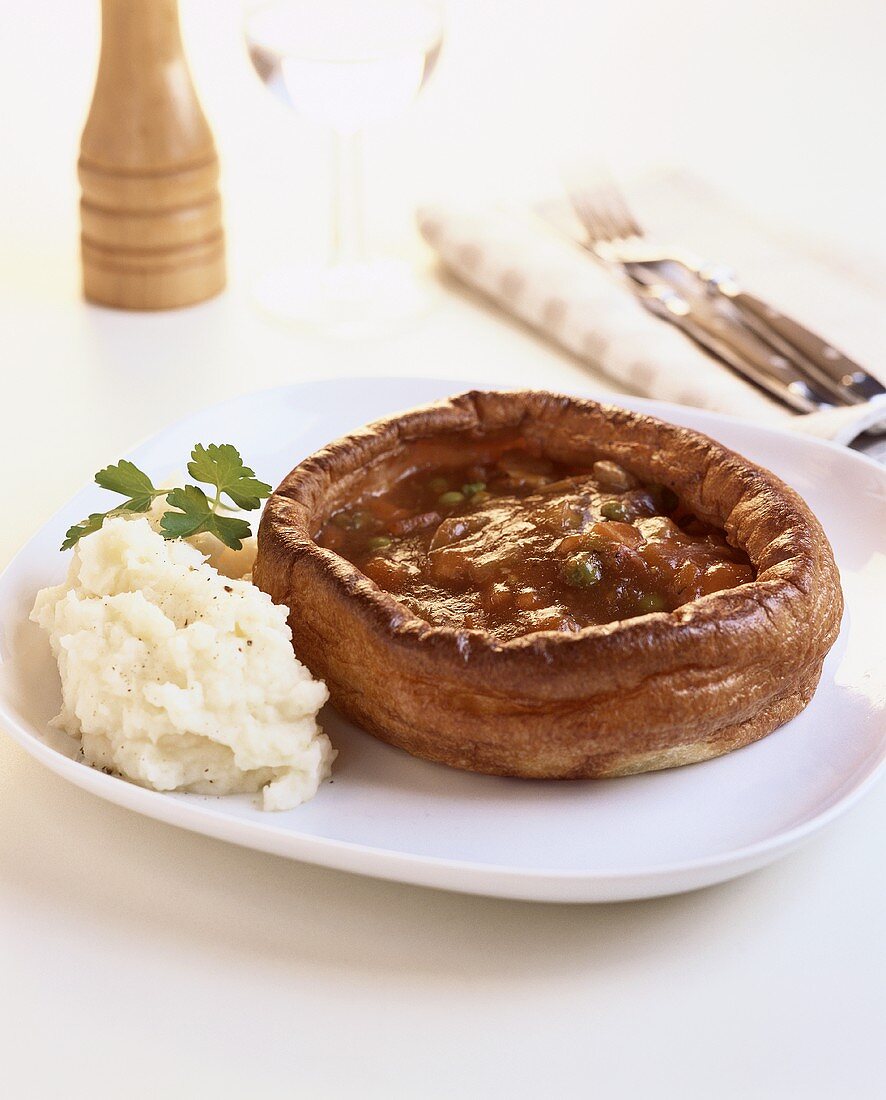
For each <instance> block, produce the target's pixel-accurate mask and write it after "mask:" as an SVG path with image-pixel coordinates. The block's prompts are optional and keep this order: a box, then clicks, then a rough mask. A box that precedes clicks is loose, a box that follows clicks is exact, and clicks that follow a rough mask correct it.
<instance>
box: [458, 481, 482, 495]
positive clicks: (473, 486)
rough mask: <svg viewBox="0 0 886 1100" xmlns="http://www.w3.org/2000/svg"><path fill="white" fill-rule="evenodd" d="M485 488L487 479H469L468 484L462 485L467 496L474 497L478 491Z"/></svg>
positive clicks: (480, 491) (462, 489)
mask: <svg viewBox="0 0 886 1100" xmlns="http://www.w3.org/2000/svg"><path fill="white" fill-rule="evenodd" d="M485 488H486V482H485V481H469V482H468V483H467V485H462V487H461V491H462V492H463V493H464V495H465V496H466V497H472V496H476V494H477V493H482V492H483V490H484V489H485Z"/></svg>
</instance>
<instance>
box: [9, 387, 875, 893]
mask: <svg viewBox="0 0 886 1100" xmlns="http://www.w3.org/2000/svg"><path fill="white" fill-rule="evenodd" d="M469 387H470V383H465V382H458V381H453V380H451V379H450V380H428V379H346V380H342V379H337V380H334V381H328V382H314V383H307V384H304V385H296V386H289V387H286V388H283V389H277V390H271V391H266V392H261V393H254V394H250V395H248V396H246V397H242V398H238V399H236V400H233V401H229V402H227V403H225V404H223V405H219V406H216V407H214V408H210V409H207V410H205V411H203V412H200V413H197V414H195V415H194V416H190V417H188V418H187V419H186V420H184V421H182V422H180V423H178V424H175V425H173V426H172V427H171V428H169V429H167V430H166V431H164V432H161V433H160V434H159V435H158V436H156V437H155V438H153V439H151V440H150V441H148V442H147V443H144V444H142V446H140V447H137V448H136V449H135V450H134V451H133V452H132V453H131V455H130V457H131V458H133V459H135V460H136V461H137V462H138V463H139V464H140V465H141V466H143V467H144V468H145V469H146V470H147V471H148V472H149V473H152V474H156V475H158V476H162V475H163V474H165V473H166V472H168V471H169V470H170V469H176V468H181V464H182V461H183V456H185V455H186V454H187V452H188V451H189V449H190V448H191V446H192V445H193V444H194V443H195V442H198V441H202V442H225V441H231V442H234V443H235V444H236V445H237V446H238V447H240V448H241V449H242V451H243V453H244V455H245V456H246V457H247V460H248V461H249V462H250V464H251V465H253V466H254V467H255V468H256V469H257V470H258V472H259V474H260V475H261V476H262V477H264V478H265V479H267V480H270V481H275V480H279V479H280V478H282V476H283V474H284V473H286V472H287V471H288V470H289V469H290V468H291V467H292V466H293V465H295V463H296V462H297V461H299V460H300V459H301V458H303V457H304V456H305V455H307V454H309V453H310V452H311V451H314V450H316V449H317V448H318V447H319V446H321V445H322V444H324V443H326V442H328V441H329V440H331V439H334V438H335V437H337V436H340V435H342V434H344V433H345V432H347V431H349V430H351V429H353V428H356V427H358V426H359V425H361V424H363V423H365V422H366V421H369V420H372V419H375V418H377V417H379V416H383V415H386V414H388V413H391V412H394V411H397V410H402V409H405V408H408V407H410V406H412V405H418V404H421V403H423V402H426V401H429V400H433V399H435V398H437V397H441V396H443V395H445V394H450V393H455V392H458V391H459V390H462V389H466V388H469ZM607 400H608V398H607ZM616 400H617V401H618V403H620V404H624V405H626V406H628V407H631V408H636V409H639V410H641V411H644V412H650V413H652V414H654V415H657V416H661V417H662V418H664V419H667V420H671V421H674V422H676V423H679V424H684V425H686V426H687V427H690V428H697V429H699V430H701V431H703V432H706V433H708V434H709V435H712V436H714V437H716V438H717V439H719V440H722V442H724V443H726V444H727V445H728V446H730V447H734V448H735V449H736V450H738V451H740V452H741V453H743V454H745V455H747V456H748V457H749V458H752V459H754V460H755V461H757V462H760V463H762V464H763V465H764V466H768V467H769V468H771V469H772V470H774V471H776V473H778V474H779V475H780V476H781V477H783V478H784V479H785V480H786V481H787V482H789V483H790V484H791V485H793V486H794V487H795V488H796V489H797V490H798V491H799V492H800V493H801V494H802V495H803V496H804V497H805V498H806V500H807V501H808V502H809V504H810V505H811V506H812V508H813V509H814V511H815V512H816V513H817V515H818V516H819V518H820V519H821V521H822V523H823V524H824V527H825V530H826V531H827V533H828V535H829V537H830V539H831V542H832V544H833V546H834V550H835V553H836V557H837V562H838V564H839V566H840V570H841V574H842V579H843V587H844V591H845V594H846V606H847V610H846V617H845V619H844V622H843V629H842V633H841V635H840V637H839V639H838V641H837V644H836V645H835V647H834V649H833V650H832V652H831V654H830V655H829V657H828V659H827V661H826V662H825V667H824V675H823V676H822V680H821V684H820V686H819V688H818V691H817V693H816V695H815V698H814V700H813V701H812V703H811V704H810V706H809V707H808V708H807V710H806V711H805V712H804V713H803V714H801V715H800V716H799V717H797V718H795V719H794V720H793V721H792V722H790V723H788V725H786V726H784V727H783V728H782V729H780V730H777V731H776V732H775V733H773V734H771V735H770V736H769V737H767V738H765V739H764V740H762V741H760V742H758V743H757V744H754V745H750V746H748V747H747V748H744V749H741V750H739V751H738V752H734V753H731V754H730V755H728V756H724V757H721V758H719V759H717V760H710V761H707V762H705V763H703V764H695V765H693V766H691V767H687V768H678V769H676V770H674V771H667V772H656V773H653V774H649V775H640V776H634V777H631V778H626V779H610V780H587V781H573V782H561V783H557V782H526V781H521V780H511V779H498V778H493V777H489V776H480V775H470V774H466V773H463V772H457V771H453V770H451V769H448V768H445V767H442V766H441V765H436V764H429V763H426V762H424V761H422V760H415V759H413V758H412V757H410V756H407V755H406V754H405V753H403V752H400V751H399V750H397V749H394V748H391V747H390V746H388V745H384V744H382V743H381V742H379V741H376V740H375V739H374V738H372V737H370V736H368V735H367V734H365V733H363V732H362V731H360V730H358V729H355V728H354V727H353V726H350V725H349V724H348V723H346V722H345V721H344V720H343V719H341V718H340V717H339V716H338V715H336V714H335V712H334V711H332V710H331V709H329V710H328V711H327V713H326V716H325V719H324V725H325V726H326V728H327V730H328V732H329V734H330V736H331V738H332V741H333V743H334V744H335V745H336V746H337V747H338V748H339V750H340V756H339V759H338V761H337V764H336V768H335V772H334V776H333V781H332V782H331V783H328V784H325V785H324V786H323V787H322V788H321V790H320V792H319V793H318V795H317V797H316V798H315V799H314V800H313V801H312V802H310V803H308V804H307V805H305V806H301V807H299V808H298V809H296V810H293V811H290V812H288V813H277V814H267V813H264V812H263V811H261V810H260V809H258V808H257V805H256V804H255V800H254V799H253V798H250V797H247V796H229V797H223V798H209V797H204V796H200V795H190V794H158V793H156V792H154V791H148V790H144V789H142V788H141V787H137V786H135V785H133V784H131V783H128V782H126V781H124V780H122V779H118V778H115V777H112V776H108V775H104V774H103V773H102V772H99V771H96V770H94V769H92V768H90V767H87V766H86V765H85V764H83V763H82V762H80V761H79V760H78V759H76V754H77V744H76V743H75V742H74V741H73V740H72V739H71V738H69V737H67V736H65V735H63V734H60V733H58V732H57V731H55V730H53V729H52V728H51V727H50V726H49V725H48V722H49V719H50V718H51V717H52V716H53V715H54V714H55V713H56V712H57V710H58V705H59V685H58V674H57V671H56V669H55V667H54V664H53V661H52V657H51V655H50V653H49V647H48V644H47V642H46V640H45V638H44V636H43V635H42V633H41V632H40V631H39V630H38V629H37V627H35V626H34V625H33V624H31V623H29V622H28V621H27V619H28V612H29V610H30V608H31V605H32V603H33V599H34V594H35V592H36V591H37V589H38V588H41V587H43V586H44V585H47V584H55V583H58V581H59V580H60V579H61V578H62V576H63V573H64V570H65V566H66V559H67V555H62V554H60V553H59V551H58V546H59V544H60V542H61V539H62V536H63V532H64V531H65V529H66V528H67V527H68V526H69V525H70V524H71V523H73V522H76V521H77V520H79V519H81V518H82V517H83V516H85V515H87V514H88V513H89V512H91V511H94V510H97V509H98V508H100V507H103V505H102V504H101V500H102V499H103V498H104V497H105V496H106V494H103V493H102V492H101V490H99V489H97V488H96V487H95V486H89V487H87V488H85V489H84V490H83V491H82V492H80V493H78V494H77V496H76V497H75V498H74V499H73V500H72V501H71V502H70V504H68V505H67V506H66V507H65V508H63V509H62V510H61V511H60V512H59V513H58V514H57V515H55V516H54V517H53V518H52V519H51V520H50V521H49V522H48V523H47V524H46V526H45V527H43V529H42V530H41V531H39V532H38V533H37V534H36V535H35V536H34V538H32V539H31V541H30V542H29V543H28V544H27V546H25V547H24V549H23V550H22V551H21V553H20V554H19V555H18V556H17V557H16V558H15V560H14V561H13V562H12V564H11V565H10V566H9V568H8V569H7V570H6V572H5V573H4V574H3V576H2V578H0V721H2V723H3V725H4V726H5V728H6V729H8V730H9V732H10V733H11V734H12V736H13V737H15V738H16V740H17V741H18V742H19V743H20V744H21V745H23V746H24V748H25V749H26V750H27V751H28V752H29V753H31V754H32V755H33V756H34V757H36V758H37V759H38V760H40V761H41V762H42V763H44V764H45V765H46V766H47V767H49V768H51V769H52V770H53V771H55V772H57V773H58V774H59V775H62V776H64V777H65V778H66V779H69V780H70V781H71V782H72V783H76V784H77V785H78V786H80V787H83V788H85V789H86V790H88V791H92V792H93V793H95V794H97V795H99V796H101V797H102V798H106V799H108V800H109V801H111V802H116V803H118V804H119V805H121V806H127V807H129V808H130V809H132V810H136V811H138V812H139V813H142V814H145V815H147V816H148V817H155V818H158V819H160V820H162V821H166V822H169V823H170V824H173V825H179V826H181V827H182V828H186V829H191V830H193V831H194V832H199V833H206V834H208V835H210V836H214V837H219V838H221V839H223V840H228V841H231V842H233V843H236V844H241V845H244V846H246V847H251V848H256V849H260V850H263V851H267V852H274V853H276V854H278V855H282V856H287V857H289V858H291V859H299V860H305V861H307V862H310V863H317V864H323V865H325V866H328V867H335V868H338V869H340V870H345V871H354V872H357V873H360V874H364V875H374V876H376V877H379V878H387V879H396V880H398V881H401V882H411V883H417V884H421V885H424V886H436V887H443V888H446V889H451V890H461V891H465V892H469V893H476V894H486V895H495V896H500V897H512V898H526V899H534V900H539V901H561V902H574V901H612V900H620V899H627V898H640V897H652V896H655V895H661V894H668V893H677V892H680V891H683V890H691V889H694V888H696V887H700V886H706V885H709V884H711V883H714V882H721V881H723V880H725V879H729V878H733V877H735V876H736V875H740V874H743V873H744V872H746V871H750V870H753V869H755V868H757V867H761V866H763V865H764V864H766V863H769V862H771V861H772V860H774V859H776V858H777V857H778V856H781V855H784V854H785V853H786V852H788V851H790V850H791V849H792V848H794V847H796V846H797V845H798V844H799V843H800V842H801V841H803V840H804V839H805V838H806V837H808V836H810V835H811V834H812V833H814V832H815V831H816V830H817V829H819V828H821V826H823V825H824V824H826V823H827V822H828V821H830V820H832V819H833V818H834V817H836V815H837V814H838V813H840V812H841V811H842V810H844V809H846V807H847V806H848V805H849V804H850V803H851V802H852V801H854V799H856V798H857V797H858V796H859V795H860V794H861V793H862V791H863V790H865V789H866V788H867V787H868V786H869V785H870V783H871V782H872V781H873V779H874V777H875V774H876V773H877V772H879V771H880V770H881V769H882V766H883V762H884V757H886V730H884V726H886V722H884V712H886V675H884V661H883V620H884V606H883V593H884V591H886V555H884V532H886V471H884V470H882V469H880V468H879V467H878V466H876V465H875V464H874V463H872V462H870V461H868V460H866V459H864V458H862V457H860V456H859V455H857V454H855V453H853V452H851V451H848V450H845V449H842V448H838V447H834V446H831V445H830V444H826V443H820V442H818V441H815V440H811V439H808V438H804V437H802V436H797V435H793V434H789V433H787V432H779V431H774V430H771V429H764V428H758V427H754V426H752V425H749V424H746V423H743V422H740V421H737V420H732V419H730V418H728V417H720V416H715V415H712V414H710V413H702V412H699V411H697V410H692V409H687V408H680V407H677V406H668V405H661V404H659V403H657V402H654V401H642V400H639V399H634V398H617V399H616ZM108 457H109V459H113V458H115V457H116V456H113V455H109V456H108Z"/></svg>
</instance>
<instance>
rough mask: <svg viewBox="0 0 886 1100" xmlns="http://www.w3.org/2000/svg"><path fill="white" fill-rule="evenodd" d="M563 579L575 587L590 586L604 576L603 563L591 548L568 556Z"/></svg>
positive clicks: (563, 568)
mask: <svg viewBox="0 0 886 1100" xmlns="http://www.w3.org/2000/svg"><path fill="white" fill-rule="evenodd" d="M562 571H563V580H564V581H566V583H567V584H571V585H572V586H573V587H575V588H590V587H591V585H594V584H596V583H597V582H598V581H599V580H601V579H602V577H603V563H602V562H601V561H600V559H599V558H598V557H597V555H596V554H594V553H592V552H591V551H590V550H583V551H582V552H581V553H579V554H573V555H572V556H571V557H568V558H567V559H566V560H565V561H564V562H563V566H562Z"/></svg>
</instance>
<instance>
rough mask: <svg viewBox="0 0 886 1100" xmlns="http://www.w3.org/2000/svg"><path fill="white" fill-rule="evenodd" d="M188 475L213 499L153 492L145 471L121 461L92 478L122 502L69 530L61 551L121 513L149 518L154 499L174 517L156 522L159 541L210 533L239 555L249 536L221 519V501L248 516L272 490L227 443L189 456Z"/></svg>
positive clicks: (187, 489)
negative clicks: (210, 488)
mask: <svg viewBox="0 0 886 1100" xmlns="http://www.w3.org/2000/svg"><path fill="white" fill-rule="evenodd" d="M188 472H189V473H190V475H191V477H193V478H194V479H195V480H196V481H201V482H203V483H204V484H205V485H211V486H213V487H214V489H215V494H214V496H212V497H208V496H207V495H206V493H205V492H204V491H203V489H201V488H199V486H197V485H185V486H184V487H182V488H178V489H157V488H155V486H154V483H153V482H152V481H151V479H150V478H149V477H148V475H147V474H146V473H144V471H143V470H140V469H139V468H138V466H136V465H135V463H134V462H130V461H129V460H128V459H125V458H124V459H121V460H120V462H117V463H115V464H113V465H111V466H106V467H105V468H104V469H103V470H99V472H98V473H97V474H96V475H95V480H96V484H98V485H100V486H101V487H102V488H103V489H109V490H110V491H111V492H112V493H119V494H120V495H121V496H123V497H125V498H126V499H125V500H124V501H123V502H122V503H121V504H118V505H117V507H116V508H111V509H110V510H109V511H107V512H93V513H92V515H90V516H89V517H88V518H87V519H84V520H83V521H82V522H81V523H76V524H74V526H73V527H70V528H68V531H67V533H66V534H65V541H64V542H63V543H62V550H70V549H71V547H72V546H75V545H76V544H77V543H78V542H79V541H80V539H82V538H83V537H84V536H85V535H91V534H93V533H94V532H95V531H98V530H99V529H100V528H101V525H102V523H103V522H104V521H105V520H106V519H107V518H108V516H118V515H120V514H121V513H124V512H147V511H148V510H149V509H150V507H151V504H152V502H153V501H154V500H155V499H156V498H157V497H165V498H166V502H167V504H169V505H170V507H171V508H172V509H174V511H169V512H164V514H163V516H162V517H161V519H160V528H161V531H162V533H163V537H164V538H167V539H186V538H189V537H190V536H191V535H197V534H200V533H201V532H203V531H209V532H210V533H211V534H213V535H215V537H216V538H218V539H220V540H221V541H222V542H223V543H224V544H225V545H226V546H230V547H231V549H232V550H239V549H240V547H241V546H242V545H243V539H245V538H248V537H249V535H250V534H251V533H252V532H251V530H250V527H249V524H248V522H247V521H246V520H244V519H239V518H238V517H236V516H227V515H219V509H223V508H224V507H225V506H224V505H223V504H222V499H221V498H222V496H227V497H228V498H229V499H230V500H232V501H233V503H234V505H235V506H236V507H237V508H242V509H244V510H246V511H252V510H253V509H255V508H259V507H260V506H261V502H262V500H263V499H264V498H265V497H267V496H270V494H271V486H270V485H266V484H265V482H263V481H259V480H258V478H257V477H256V476H255V472H254V471H253V470H250V468H249V467H248V466H246V465H245V464H244V462H243V459H242V458H241V457H240V452H239V451H238V450H237V448H236V447H234V446H232V445H231V444H230V443H221V444H218V443H210V444H208V445H207V446H204V445H203V444H202V443H198V444H197V445H196V446H195V447H194V449H193V450H192V451H191V461H190V462H189V463H188Z"/></svg>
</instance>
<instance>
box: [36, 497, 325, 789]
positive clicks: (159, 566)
mask: <svg viewBox="0 0 886 1100" xmlns="http://www.w3.org/2000/svg"><path fill="white" fill-rule="evenodd" d="M286 617H287V609H286V608H285V607H277V606H275V605H274V604H273V603H272V602H271V599H270V597H269V596H267V595H266V594H265V593H264V592H261V591H260V590H259V589H258V588H256V587H255V586H254V585H252V584H250V583H249V582H248V581H244V580H233V579H230V578H228V577H225V576H222V575H220V574H219V573H218V572H217V571H216V570H215V569H213V568H212V567H211V566H210V565H208V564H207V563H206V562H204V559H203V555H202V554H201V553H200V552H199V551H198V550H197V549H195V548H194V547H193V546H190V545H189V544H188V543H186V542H182V541H167V540H165V539H164V538H163V537H162V536H161V535H159V534H158V533H157V532H156V531H155V530H153V529H152V527H151V525H150V523H149V522H148V520H147V519H109V520H106V521H105V523H104V526H103V527H102V529H101V530H100V531H98V532H96V533H95V534H93V535H89V536H88V537H87V538H84V539H83V540H82V541H81V542H80V543H78V545H77V548H76V550H75V552H74V558H73V561H72V562H71V567H70V571H69V573H68V578H67V580H66V581H65V583H64V584H61V585H59V586H58V587H55V588H45V589H43V590H42V591H41V592H40V593H39V594H38V596H37V600H36V603H35V605H34V610H33V611H32V613H31V618H32V619H33V621H34V622H36V623H38V624H39V625H40V626H41V627H43V629H44V630H46V631H47V632H48V633H49V640H50V643H51V645H52V651H53V653H54V654H55V656H56V658H57V660H58V666H59V672H60V674H61V680H62V696H63V705H62V711H61V714H59V716H58V717H57V718H56V719H55V724H56V725H58V726H60V727H61V728H62V729H64V730H66V731H67V732H68V733H70V734H72V735H73V736H77V737H80V738H81V741H82V746H83V755H84V757H85V758H86V760H87V761H88V762H89V763H90V764H93V765H95V766H96V767H99V768H104V769H106V770H108V771H112V772H115V773H118V774H120V775H123V776H125V777H126V778H128V779H131V780H133V781H134V782H136V783H140V784H142V785H143V786H145V787H153V788H155V789H156V790H163V791H169V790H181V791H196V792H199V793H202V794H228V793H230V792H234V791H258V790H260V789H261V790H262V799H263V805H264V808H265V809H266V810H283V809H289V808H291V807H293V806H297V805H298V804H299V803H300V802H304V801H305V800H306V799H309V798H311V797H312V796H313V795H314V794H315V793H316V791H317V787H318V785H319V783H320V781H321V780H322V779H324V778H326V777H327V776H328V775H329V771H330V766H331V764H332V760H333V758H334V756H335V752H334V750H333V748H332V746H331V745H330V743H329V739H328V738H327V737H326V735H325V734H324V733H322V731H321V730H320V728H319V726H318V725H317V722H316V715H317V711H318V710H319V709H320V707H321V706H322V705H323V703H324V702H325V701H326V699H327V696H328V693H327V691H326V685H325V684H324V683H322V681H319V680H315V679H313V678H312V676H311V674H310V673H309V672H308V670H307V669H306V668H305V667H304V665H302V664H300V663H299V662H298V661H297V660H296V659H295V656H294V655H293V652H292V645H291V642H290V638H291V632H290V630H289V627H288V626H287V624H286Z"/></svg>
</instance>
